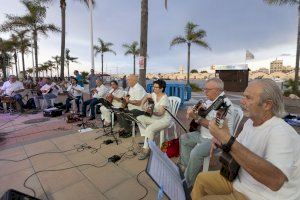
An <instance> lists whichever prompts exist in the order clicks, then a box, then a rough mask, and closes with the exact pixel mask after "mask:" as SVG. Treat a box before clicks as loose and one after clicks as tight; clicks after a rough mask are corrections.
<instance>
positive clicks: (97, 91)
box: [81, 79, 108, 120]
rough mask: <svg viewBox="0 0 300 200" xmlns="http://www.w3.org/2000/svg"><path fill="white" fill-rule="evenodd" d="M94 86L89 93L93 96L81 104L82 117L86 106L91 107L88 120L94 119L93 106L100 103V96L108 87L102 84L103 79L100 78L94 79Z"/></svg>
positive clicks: (101, 96)
mask: <svg viewBox="0 0 300 200" xmlns="http://www.w3.org/2000/svg"><path fill="white" fill-rule="evenodd" d="M96 86H97V87H95V88H93V89H91V93H92V94H93V98H92V99H90V100H87V101H85V102H83V106H82V115H81V116H82V117H86V107H87V106H88V105H90V109H91V116H90V119H89V120H94V119H95V115H96V114H95V106H96V105H97V104H98V103H100V98H104V97H105V95H106V94H107V92H108V88H106V87H105V85H103V81H102V80H100V79H97V80H96Z"/></svg>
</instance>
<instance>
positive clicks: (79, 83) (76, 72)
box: [74, 70, 84, 87]
mask: <svg viewBox="0 0 300 200" xmlns="http://www.w3.org/2000/svg"><path fill="white" fill-rule="evenodd" d="M74 75H75V78H76V79H77V81H78V83H77V84H78V85H80V86H81V87H84V86H83V80H82V76H81V75H80V74H79V72H78V71H77V70H75V71H74Z"/></svg>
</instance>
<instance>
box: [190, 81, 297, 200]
mask: <svg viewBox="0 0 300 200" xmlns="http://www.w3.org/2000/svg"><path fill="white" fill-rule="evenodd" d="M241 105H242V109H243V112H244V115H245V116H246V117H248V118H249V119H248V121H246V123H245V124H244V127H243V130H242V132H241V133H240V134H239V136H238V137H237V139H235V138H234V137H232V136H231V135H230V133H229V129H228V126H227V125H226V122H225V124H224V126H223V128H219V127H217V126H216V123H215V122H214V120H212V121H211V122H210V124H209V130H210V132H211V134H212V135H213V136H214V137H215V138H216V139H217V140H218V141H219V142H221V143H222V144H223V147H225V146H226V148H224V150H226V151H227V152H229V154H230V155H231V156H232V157H233V158H234V159H235V161H236V162H237V163H238V164H239V165H240V166H241V168H240V170H239V173H238V178H236V179H235V180H234V182H233V183H231V182H229V181H227V179H225V178H224V177H222V176H221V175H220V174H219V172H207V173H200V174H199V175H198V177H197V179H196V182H195V185H194V188H193V191H192V197H193V199H206V200H210V199H216V200H218V199H220V200H221V199H228V200H230V199H238V200H244V199H245V200H246V199H247V200H262V199H272V200H273V199H278V200H281V199H285V200H286V199H290V200H296V199H300V190H299V188H300V136H299V135H298V134H297V132H296V131H295V130H294V129H293V128H292V127H291V126H290V125H288V124H287V123H286V122H285V121H284V120H282V119H281V117H282V116H283V115H284V103H283V97H282V94H281V91H280V89H279V87H278V86H277V85H276V83H275V82H274V81H272V80H270V79H261V80H255V81H252V82H251V83H250V84H249V86H248V87H247V88H246V90H245V92H244V97H243V98H242V99H241Z"/></svg>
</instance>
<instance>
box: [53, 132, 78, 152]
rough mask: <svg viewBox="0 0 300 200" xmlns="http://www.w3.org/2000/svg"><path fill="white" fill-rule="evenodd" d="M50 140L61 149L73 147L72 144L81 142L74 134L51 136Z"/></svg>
mask: <svg viewBox="0 0 300 200" xmlns="http://www.w3.org/2000/svg"><path fill="white" fill-rule="evenodd" d="M51 141H52V142H53V143H54V144H55V145H56V146H57V147H58V148H59V149H60V150H62V151H65V150H69V149H73V148H74V145H77V144H82V141H81V140H80V139H79V138H78V136H76V135H75V134H70V135H65V136H61V137H56V138H52V139H51Z"/></svg>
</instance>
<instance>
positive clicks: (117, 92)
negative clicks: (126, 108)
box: [100, 80, 124, 126]
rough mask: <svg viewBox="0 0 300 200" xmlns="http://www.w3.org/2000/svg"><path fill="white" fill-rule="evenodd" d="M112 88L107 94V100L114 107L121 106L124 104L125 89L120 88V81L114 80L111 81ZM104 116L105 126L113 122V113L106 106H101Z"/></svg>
mask: <svg viewBox="0 0 300 200" xmlns="http://www.w3.org/2000/svg"><path fill="white" fill-rule="evenodd" d="M110 86H111V90H110V91H109V92H108V94H107V95H106V100H108V101H109V102H110V103H111V104H112V105H113V106H114V107H116V108H120V107H121V105H122V102H121V98H122V97H123V96H124V91H123V90H122V88H119V85H118V82H117V81H115V80H112V81H111V82H110ZM100 111H101V114H102V117H103V118H104V126H109V125H110V124H111V113H110V111H109V109H108V108H106V107H105V106H101V107H100Z"/></svg>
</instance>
